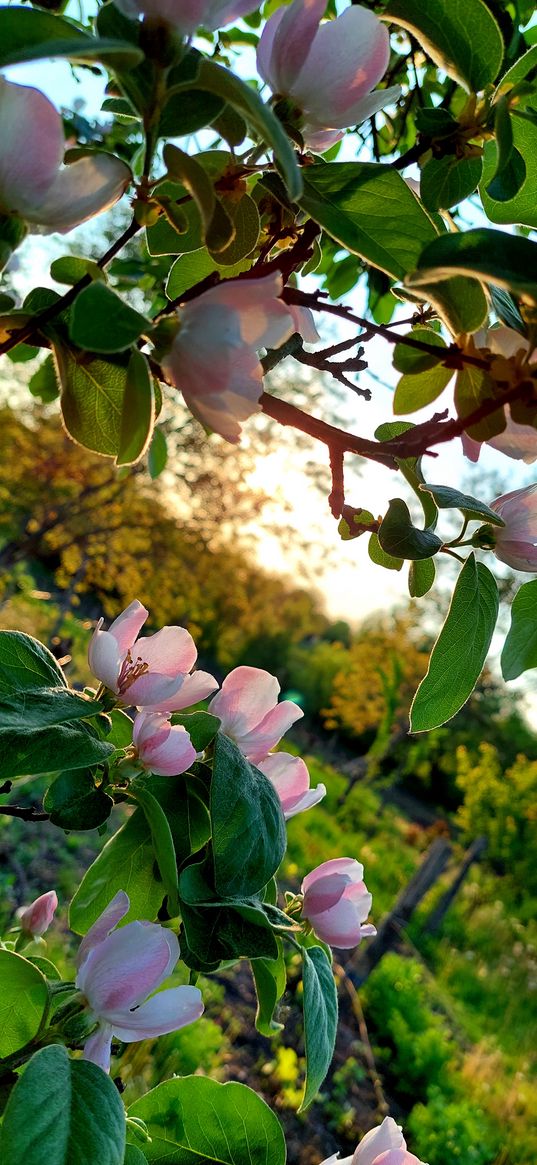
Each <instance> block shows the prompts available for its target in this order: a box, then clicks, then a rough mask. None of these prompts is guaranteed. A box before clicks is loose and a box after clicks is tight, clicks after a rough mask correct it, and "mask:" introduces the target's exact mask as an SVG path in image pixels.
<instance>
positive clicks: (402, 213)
mask: <svg viewBox="0 0 537 1165" xmlns="http://www.w3.org/2000/svg"><path fill="white" fill-rule="evenodd" d="M299 201H300V206H301V207H302V208H303V209H304V210H305V211H307V213H308V214H309V215H311V217H312V218H313V219H314V220H315V222H317V223H319V225H320V226H322V227H323V229H324V230H325V231H326V232H327V234H329V235H331V236H332V238H334V239H336V241H337V242H338V243H341V245H342V246H343V247H346V248H347V250H348V251H351V252H352V253H353V254H355V255H360V256H361V258H363V259H366V260H367V262H368V263H372V264H373V265H374V266H375V267H379V268H380V269H381V271H386V272H387V274H388V275H392V276H393V277H394V278H395V279H402V278H403V276H404V275H405V274H406V273H407V272H408V271H412V270H413V269H414V268H415V267H416V266H417V263H418V260H419V257H420V254H421V252H422V250H423V248H424V246H425V245H426V243H428V242H430V241H431V240H434V239H435V238H436V236H437V231H436V227H435V226H434V224H433V223H432V221H431V219H430V217H429V215H428V214H427V213H426V211H425V210H424V209H423V207H422V206H421V205H420V203H419V201H418V199H417V198H415V197H414V195H413V193H412V191H411V190H410V189H409V187H408V186H407V184H406V182H405V181H404V179H403V178H401V175H400V174H398V173H397V171H396V170H392V169H391V168H390V167H389V166H385V165H377V164H376V163H374V162H332V163H330V165H326V164H323V165H315V166H308V168H307V170H305V172H304V193H303V195H302V197H301V198H300V200H299Z"/></svg>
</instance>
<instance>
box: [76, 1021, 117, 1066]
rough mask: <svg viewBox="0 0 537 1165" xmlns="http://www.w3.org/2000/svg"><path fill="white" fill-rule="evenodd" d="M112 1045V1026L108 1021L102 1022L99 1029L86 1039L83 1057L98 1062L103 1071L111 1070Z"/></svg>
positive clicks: (93, 1062) (94, 1062)
mask: <svg viewBox="0 0 537 1165" xmlns="http://www.w3.org/2000/svg"><path fill="white" fill-rule="evenodd" d="M111 1047H112V1028H111V1027H110V1024H108V1023H100V1024H99V1026H98V1028H97V1031H95V1032H94V1033H93V1035H92V1036H90V1037H89V1039H87V1040H86V1043H85V1044H84V1051H83V1052H82V1059H83V1060H89V1062H90V1063H91V1064H97V1067H98V1068H102V1070H103V1072H109V1071H110V1055H111Z"/></svg>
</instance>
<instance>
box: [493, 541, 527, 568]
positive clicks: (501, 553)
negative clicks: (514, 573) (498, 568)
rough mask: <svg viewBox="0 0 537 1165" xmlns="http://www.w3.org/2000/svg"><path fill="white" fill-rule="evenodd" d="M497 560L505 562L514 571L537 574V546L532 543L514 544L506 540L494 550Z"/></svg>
mask: <svg viewBox="0 0 537 1165" xmlns="http://www.w3.org/2000/svg"><path fill="white" fill-rule="evenodd" d="M494 553H495V555H496V558H499V559H500V562H505V564H506V566H510V567H511V569H512V570H522V571H525V572H526V573H530V574H537V546H534V545H533V544H532V543H531V542H514V541H509V540H506V541H504V542H502V543H501V545H499V544H497V545H496V546H495V548H494Z"/></svg>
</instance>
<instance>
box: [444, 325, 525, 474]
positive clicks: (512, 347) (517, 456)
mask: <svg viewBox="0 0 537 1165" xmlns="http://www.w3.org/2000/svg"><path fill="white" fill-rule="evenodd" d="M474 343H475V346H476V348H477V349H483V348H488V350H489V351H490V352H492V354H493V355H494V356H503V357H504V358H505V360H508V361H509V363H510V366H511V369H510V371H511V375H512V376H513V377H514V376H517V377H518V376H519V375H520V372H521V366H522V365H523V362H524V361H525V360H526V356H527V352H528V348H529V344H528V341H527V340H526V339H525V338H524V336H521V335H520V333H519V332H516V331H515V329H514V328H506V327H499V328H489V330H488V331H480V332H477V333H476V335H475V336H474ZM529 363H530V364H534V363H535V355H534V354H532V356H531V358H530V361H529ZM502 372H503V375H502V379H506V375H505V369H504V370H502ZM507 375H509V370H508V371H507ZM461 440H462V448H463V452H464V454H465V456H466V457H468V459H469V460H470V461H474V462H475V461H479V455H480V453H481V445H482V444H483V442H482V441H474V439H473V437H469V436H468V433H463V434H462V438H461ZM485 444H487V445H490V446H491V448H492V449H497V450H498V453H503V454H504V456H505V457H511V458H512V459H513V460H514V461H525V463H526V465H531V464H532V462H534V461H537V430H536V429H534V428H533V426H532V425H521V424H519V423H518V422H517V421H513V419H512V418H511V416H509V415H507V417H506V424H505V429H504V430H503V432H502V433H498V434H497V436H496V437H489V438H488V439H487V441H486V442H485Z"/></svg>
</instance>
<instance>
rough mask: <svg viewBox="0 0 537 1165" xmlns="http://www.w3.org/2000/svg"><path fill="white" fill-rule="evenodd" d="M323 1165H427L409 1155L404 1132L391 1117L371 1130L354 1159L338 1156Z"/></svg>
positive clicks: (385, 1118) (359, 1146) (387, 1117)
mask: <svg viewBox="0 0 537 1165" xmlns="http://www.w3.org/2000/svg"><path fill="white" fill-rule="evenodd" d="M322 1165H426V1163H425V1162H424V1161H418V1158H417V1157H415V1156H414V1154H413V1153H409V1152H408V1149H407V1147H406V1141H405V1138H404V1136H403V1130H402V1129H401V1127H400V1125H397V1124H396V1123H395V1121H394V1119H393V1117H391V1116H386V1117H384V1120H383V1122H382V1124H381V1125H379V1126H378V1127H377V1128H376V1129H371V1130H370V1131H369V1132H368V1133H366V1135H365V1137H363V1139H362V1140H361V1141H360V1144H359V1145H358V1148H357V1149H356V1151H355V1152H354V1153H353V1156H352V1157H345V1158H343V1160H342V1159H340V1158H339V1157H338V1156H337V1154H336V1155H335V1156H334V1157H329V1158H328V1160H327V1161H323V1163H322Z"/></svg>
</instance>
